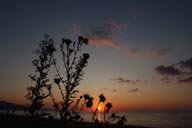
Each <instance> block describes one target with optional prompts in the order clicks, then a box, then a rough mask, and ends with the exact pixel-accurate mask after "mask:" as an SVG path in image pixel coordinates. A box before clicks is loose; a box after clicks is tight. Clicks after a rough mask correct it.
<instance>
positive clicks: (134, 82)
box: [111, 77, 146, 84]
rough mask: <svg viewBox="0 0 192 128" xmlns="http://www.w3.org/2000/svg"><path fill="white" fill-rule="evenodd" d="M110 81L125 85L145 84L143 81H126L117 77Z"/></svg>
mask: <svg viewBox="0 0 192 128" xmlns="http://www.w3.org/2000/svg"><path fill="white" fill-rule="evenodd" d="M111 80H114V81H117V82H119V83H126V84H137V83H146V81H144V80H139V79H137V80H130V79H126V78H123V77H118V78H114V79H111Z"/></svg>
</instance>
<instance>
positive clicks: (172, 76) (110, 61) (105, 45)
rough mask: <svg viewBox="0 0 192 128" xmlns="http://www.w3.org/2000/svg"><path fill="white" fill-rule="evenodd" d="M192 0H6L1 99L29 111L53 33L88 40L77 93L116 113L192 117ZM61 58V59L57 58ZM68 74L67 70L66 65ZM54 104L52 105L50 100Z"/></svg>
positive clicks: (0, 42) (0, 12) (0, 31)
mask: <svg viewBox="0 0 192 128" xmlns="http://www.w3.org/2000/svg"><path fill="white" fill-rule="evenodd" d="M191 4H192V2H191V1H190V0H91V1H90V0H28V1H26V0H1V1H0V17H1V20H0V37H1V38H0V60H1V63H0V100H6V101H10V102H14V103H18V104H24V105H25V104H27V103H28V101H27V100H26V99H25V97H24V96H25V95H26V93H27V91H26V88H27V86H30V85H32V84H33V83H32V82H31V80H30V78H29V77H28V75H30V74H34V73H35V72H34V68H33V66H32V63H31V62H32V60H33V59H34V58H35V55H34V54H33V53H32V51H33V50H34V49H35V48H37V46H38V44H39V42H40V41H41V40H42V39H43V34H49V35H50V37H51V38H53V39H54V41H55V44H56V45H57V47H58V46H59V43H60V42H61V38H63V37H65V38H70V39H72V40H77V37H78V36H79V35H82V36H85V37H87V38H88V39H89V44H90V45H88V46H86V48H84V49H83V52H88V53H89V54H90V59H89V63H88V67H87V68H86V69H85V75H84V78H83V80H82V82H81V85H80V86H79V87H78V89H79V90H80V92H81V93H89V94H91V95H93V96H94V97H95V99H97V96H98V95H100V94H101V93H103V94H104V95H105V96H106V98H107V100H108V101H110V102H112V104H113V106H114V107H113V108H114V110H115V111H118V110H119V111H175V110H176V111H180V110H181V111H187V110H192V98H191V91H192V52H191V49H192V36H191V33H192V15H191V14H192V8H191ZM58 59H60V58H58ZM61 67H62V66H61ZM47 102H48V101H47Z"/></svg>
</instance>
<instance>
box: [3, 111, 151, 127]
mask: <svg viewBox="0 0 192 128" xmlns="http://www.w3.org/2000/svg"><path fill="white" fill-rule="evenodd" d="M0 127H1V128H65V127H66V126H65V123H64V122H63V121H62V120H49V119H38V120H37V119H30V118H26V117H24V116H16V115H7V114H0ZM68 128H149V127H144V126H130V125H126V126H117V125H114V124H113V125H110V126H108V127H104V126H101V125H100V126H95V125H93V124H92V123H90V122H73V123H71V124H70V126H68Z"/></svg>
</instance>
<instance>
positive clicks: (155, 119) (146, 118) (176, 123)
mask: <svg viewBox="0 0 192 128" xmlns="http://www.w3.org/2000/svg"><path fill="white" fill-rule="evenodd" d="M0 112H1V113H6V112H5V111H0ZM49 112H50V113H51V115H52V116H53V117H55V118H56V119H59V114H58V113H56V112H55V111H49ZM14 114H18V115H24V112H23V111H15V112H14ZM117 115H121V116H123V115H125V116H126V119H127V121H126V122H125V124H126V125H137V126H138V125H140V126H149V127H155V128H192V112H120V113H117ZM81 116H82V117H83V118H84V121H88V122H91V118H92V113H91V112H83V113H81ZM97 117H98V119H99V120H102V119H103V113H98V114H97Z"/></svg>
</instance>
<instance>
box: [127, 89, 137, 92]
mask: <svg viewBox="0 0 192 128" xmlns="http://www.w3.org/2000/svg"><path fill="white" fill-rule="evenodd" d="M138 91H139V89H138V88H134V89H131V90H129V92H138Z"/></svg>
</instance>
